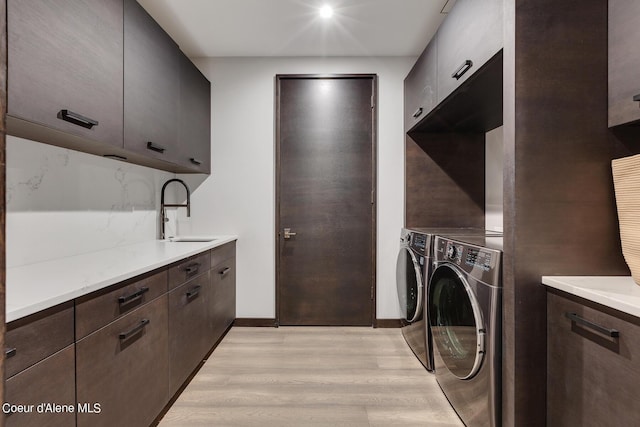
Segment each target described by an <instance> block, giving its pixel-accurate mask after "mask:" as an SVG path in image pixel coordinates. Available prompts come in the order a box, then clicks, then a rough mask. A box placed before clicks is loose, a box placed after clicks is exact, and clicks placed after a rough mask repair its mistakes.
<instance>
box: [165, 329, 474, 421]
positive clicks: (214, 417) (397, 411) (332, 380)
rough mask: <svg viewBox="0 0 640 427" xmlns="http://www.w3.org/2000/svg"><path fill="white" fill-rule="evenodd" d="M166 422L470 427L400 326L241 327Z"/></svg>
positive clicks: (235, 330)
mask: <svg viewBox="0 0 640 427" xmlns="http://www.w3.org/2000/svg"><path fill="white" fill-rule="evenodd" d="M159 426H160V427H172V426H216V427H217V426H261V427H266V426H278V427H284V426H296V427H300V426H381V427H383V426H384V427H387V426H423V427H443V426H447V427H449V426H455V427H459V426H463V424H462V423H461V422H460V420H459V419H458V417H457V416H456V414H455V413H454V411H453V409H451V407H450V406H449V403H448V402H447V400H446V398H445V397H444V395H443V394H442V391H441V390H440V388H439V387H438V384H437V383H436V381H435V378H434V377H433V375H431V374H429V373H428V372H427V371H426V370H425V369H424V368H423V367H422V365H421V364H420V362H418V360H417V359H416V358H415V356H414V355H413V353H412V352H411V350H410V349H409V347H408V346H407V344H406V343H405V341H404V339H403V337H402V334H401V332H400V330H399V329H373V328H352V327H349V328H331V327H280V328H242V327H234V328H232V329H231V330H230V331H229V333H228V334H227V336H226V337H225V338H224V340H223V341H222V342H221V343H220V344H219V346H218V348H216V350H215V351H214V352H213V353H212V354H211V357H210V358H209V360H208V361H207V362H206V363H205V365H204V366H203V367H202V369H201V370H200V372H198V374H197V375H196V376H195V377H194V379H193V380H192V381H191V383H190V384H189V386H188V387H187V388H186V389H185V390H184V392H183V393H182V395H181V396H180V397H179V398H178V400H177V401H176V402H175V404H174V405H173V407H172V408H171V409H170V410H169V411H168V412H167V414H166V415H165V417H164V418H163V419H162V421H161V422H160V424H159Z"/></svg>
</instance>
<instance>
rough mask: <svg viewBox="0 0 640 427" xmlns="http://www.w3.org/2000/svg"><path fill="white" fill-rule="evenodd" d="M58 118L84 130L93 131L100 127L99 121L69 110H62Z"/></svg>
mask: <svg viewBox="0 0 640 427" xmlns="http://www.w3.org/2000/svg"><path fill="white" fill-rule="evenodd" d="M58 118H59V119H62V120H64V121H65V122H69V123H73V124H74V125H78V126H82V127H83V128H87V129H91V128H92V127H94V126H98V121H97V120H93V119H90V118H89V117H85V116H83V115H81V114H78V113H74V112H73V111H69V110H60V112H59V113H58Z"/></svg>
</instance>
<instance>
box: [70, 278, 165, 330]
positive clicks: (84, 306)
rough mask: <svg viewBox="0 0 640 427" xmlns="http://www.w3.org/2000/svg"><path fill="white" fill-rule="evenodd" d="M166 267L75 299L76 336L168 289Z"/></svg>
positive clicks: (125, 312) (119, 315)
mask: <svg viewBox="0 0 640 427" xmlns="http://www.w3.org/2000/svg"><path fill="white" fill-rule="evenodd" d="M167 278H168V274H167V270H162V271H159V272H155V273H152V274H149V275H144V276H139V277H136V278H134V279H132V280H128V281H127V282H125V283H123V284H122V285H119V286H117V288H116V289H113V287H110V288H107V289H106V290H104V291H100V292H99V293H97V294H91V295H89V296H86V297H82V298H79V299H77V300H76V339H80V338H84V337H85V336H87V335H89V334H90V333H91V332H93V331H95V330H97V329H100V328H101V327H103V326H104V325H106V324H108V323H110V322H112V321H114V320H116V319H117V318H119V317H121V316H123V315H125V314H127V313H129V312H131V311H133V310H135V309H136V308H138V307H140V306H141V305H143V304H146V303H147V302H149V301H151V300H153V299H155V298H157V297H159V296H160V295H163V294H165V293H166V292H167V280H168V279H167Z"/></svg>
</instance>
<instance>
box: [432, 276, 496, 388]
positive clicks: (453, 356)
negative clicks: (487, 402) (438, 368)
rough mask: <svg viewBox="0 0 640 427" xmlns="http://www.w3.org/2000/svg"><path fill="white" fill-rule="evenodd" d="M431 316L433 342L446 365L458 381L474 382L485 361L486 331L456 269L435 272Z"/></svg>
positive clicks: (462, 278) (466, 287)
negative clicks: (473, 379) (472, 379)
mask: <svg viewBox="0 0 640 427" xmlns="http://www.w3.org/2000/svg"><path fill="white" fill-rule="evenodd" d="M428 312H429V324H430V325H431V333H432V335H433V342H434V343H435V347H436V348H437V349H438V353H439V354H440V357H441V359H442V361H443V363H444V364H445V365H446V367H447V368H448V369H449V371H450V372H451V373H452V374H453V375H455V376H456V377H458V378H460V379H463V380H466V379H469V378H472V377H473V376H474V375H475V374H476V373H477V372H478V370H479V369H480V366H481V365H482V359H483V358H484V351H485V349H484V335H485V328H484V323H483V321H482V312H481V310H480V306H479V305H478V301H477V299H476V297H475V295H474V293H473V291H472V289H471V288H470V286H469V283H468V282H467V280H466V279H465V278H464V277H463V276H462V274H460V272H459V270H458V269H457V268H456V267H454V266H453V265H450V264H442V265H441V266H439V267H438V268H436V269H435V271H434V272H433V275H432V276H431V280H430V281H429V307H428Z"/></svg>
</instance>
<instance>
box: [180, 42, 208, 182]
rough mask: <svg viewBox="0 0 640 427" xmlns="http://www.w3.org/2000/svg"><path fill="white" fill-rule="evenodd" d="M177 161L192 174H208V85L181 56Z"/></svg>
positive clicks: (204, 78)
mask: <svg viewBox="0 0 640 427" xmlns="http://www.w3.org/2000/svg"><path fill="white" fill-rule="evenodd" d="M178 139H179V141H180V156H181V158H180V160H179V163H180V164H182V165H184V166H187V167H189V168H190V169H192V170H193V171H194V172H202V173H210V172H211V83H209V80H207V78H206V77H205V76H203V75H202V73H201V72H200V70H198V68H196V66H195V65H193V63H192V62H191V60H189V58H187V57H186V56H185V55H184V54H182V53H180V125H179V138H178Z"/></svg>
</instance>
